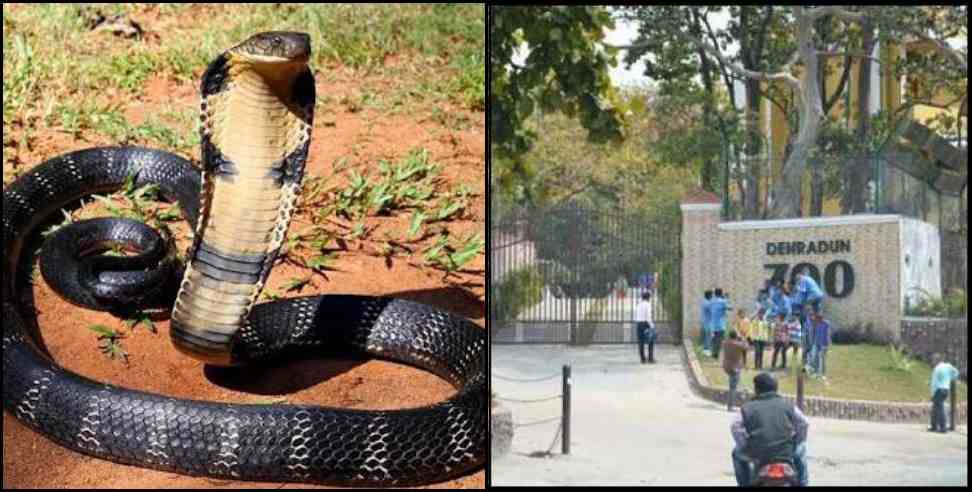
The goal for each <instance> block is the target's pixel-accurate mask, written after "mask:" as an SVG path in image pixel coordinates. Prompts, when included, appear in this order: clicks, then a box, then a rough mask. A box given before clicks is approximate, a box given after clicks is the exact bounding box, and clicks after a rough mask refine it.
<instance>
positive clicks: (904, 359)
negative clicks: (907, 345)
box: [885, 345, 914, 372]
mask: <svg viewBox="0 0 972 492" xmlns="http://www.w3.org/2000/svg"><path fill="white" fill-rule="evenodd" d="M888 358H889V360H888V365H887V366H885V369H888V370H891V371H902V372H911V368H912V366H913V365H914V362H913V361H912V360H911V358H910V357H908V354H907V353H906V352H905V350H904V349H899V348H898V347H895V346H894V345H891V347H890V348H889V349H888Z"/></svg>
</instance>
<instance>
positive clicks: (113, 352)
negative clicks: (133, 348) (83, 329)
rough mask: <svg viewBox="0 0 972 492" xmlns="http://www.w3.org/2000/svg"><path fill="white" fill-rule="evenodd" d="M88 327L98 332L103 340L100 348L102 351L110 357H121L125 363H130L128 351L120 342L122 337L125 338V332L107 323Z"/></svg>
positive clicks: (99, 338) (99, 337)
mask: <svg viewBox="0 0 972 492" xmlns="http://www.w3.org/2000/svg"><path fill="white" fill-rule="evenodd" d="M88 329H89V330H91V331H93V332H95V333H97V334H98V340H100V341H101V345H99V346H98V348H99V349H100V350H101V353H103V354H105V356H106V357H108V358H110V359H115V358H120V359H122V360H123V361H124V362H125V364H128V352H126V351H125V349H123V348H122V346H121V342H120V340H121V339H122V338H125V335H124V334H122V333H119V332H118V331H116V330H115V329H113V328H109V327H107V326H105V325H91V326H89V327H88Z"/></svg>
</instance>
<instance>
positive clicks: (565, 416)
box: [492, 366, 571, 454]
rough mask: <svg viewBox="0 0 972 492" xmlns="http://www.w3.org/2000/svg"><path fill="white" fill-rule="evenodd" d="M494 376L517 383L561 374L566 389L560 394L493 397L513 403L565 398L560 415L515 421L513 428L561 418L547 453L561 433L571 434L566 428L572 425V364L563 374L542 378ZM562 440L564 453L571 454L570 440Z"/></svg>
mask: <svg viewBox="0 0 972 492" xmlns="http://www.w3.org/2000/svg"><path fill="white" fill-rule="evenodd" d="M492 376H493V377H495V378H497V379H502V380H505V381H512V382H517V383H537V382H541V381H549V380H551V379H554V378H556V377H558V376H560V377H562V378H563V388H564V390H563V393H561V394H559V395H553V396H547V397H544V398H534V399H521V398H503V397H499V396H494V397H493V398H494V399H496V400H499V401H507V402H511V403H542V402H547V401H553V400H563V411H562V413H561V415H559V416H557V417H547V418H542V419H539V420H534V421H531V422H513V428H514V429H518V428H521V427H530V426H534V425H540V424H547V423H550V422H555V421H558V420H559V421H560V425H558V426H557V432H556V434H554V438H553V441H552V442H551V443H550V448H549V449H547V454H550V452H551V451H552V450H553V447H554V445H555V444H556V443H557V440H558V439H560V437H561V433H563V435H564V436H568V435H569V433H568V432H564V430H565V429H568V430H569V426H570V384H571V378H570V366H564V369H563V373H561V374H553V375H550V376H544V377H542V378H536V379H519V378H511V377H507V376H499V375H497V374H495V373H493V374H492ZM561 442H562V443H563V453H564V454H569V452H570V447H569V442H568V440H567V439H561Z"/></svg>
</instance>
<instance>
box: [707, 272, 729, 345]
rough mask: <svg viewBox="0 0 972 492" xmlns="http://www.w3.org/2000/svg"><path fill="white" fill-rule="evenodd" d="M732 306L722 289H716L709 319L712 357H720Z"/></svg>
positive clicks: (710, 305)
mask: <svg viewBox="0 0 972 492" xmlns="http://www.w3.org/2000/svg"><path fill="white" fill-rule="evenodd" d="M730 309H732V306H730V305H729V301H728V300H726V298H725V296H724V295H723V293H722V289H721V288H720V289H716V290H715V297H713V299H712V302H711V303H710V304H709V319H710V320H711V323H712V357H714V358H716V359H718V358H719V348H720V346H721V345H722V337H723V335H724V334H725V332H726V324H727V318H728V313H729V310H730Z"/></svg>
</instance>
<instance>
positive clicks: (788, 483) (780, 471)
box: [751, 461, 800, 487]
mask: <svg viewBox="0 0 972 492" xmlns="http://www.w3.org/2000/svg"><path fill="white" fill-rule="evenodd" d="M757 470H758V471H757V472H756V478H754V479H753V481H752V483H751V486H753V487H799V486H800V479H799V477H798V476H797V472H796V469H795V468H794V467H793V465H792V464H791V463H789V462H786V461H771V462H769V463H764V464H763V465H762V466H759V467H757Z"/></svg>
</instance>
